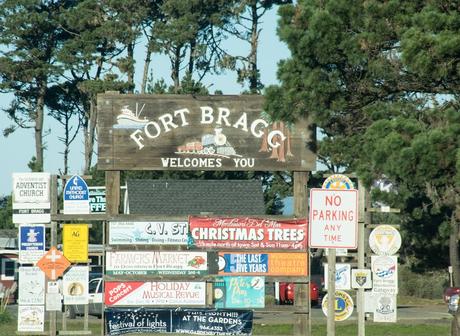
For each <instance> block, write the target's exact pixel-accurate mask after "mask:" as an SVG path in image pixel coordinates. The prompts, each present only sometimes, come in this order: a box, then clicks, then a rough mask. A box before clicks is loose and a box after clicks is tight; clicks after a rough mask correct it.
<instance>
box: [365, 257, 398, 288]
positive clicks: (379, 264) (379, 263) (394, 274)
mask: <svg viewBox="0 0 460 336" xmlns="http://www.w3.org/2000/svg"><path fill="white" fill-rule="evenodd" d="M371 263H372V281H373V287H372V291H373V292H374V293H384V294H397V293H398V258H397V257H390V256H372V257H371Z"/></svg>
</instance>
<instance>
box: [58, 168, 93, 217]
mask: <svg viewBox="0 0 460 336" xmlns="http://www.w3.org/2000/svg"><path fill="white" fill-rule="evenodd" d="M89 213H90V207H89V190H88V185H87V184H86V182H85V180H83V179H82V178H81V177H80V176H78V175H74V176H72V177H71V178H70V179H69V180H68V181H67V183H66V184H65V187H64V214H68V215H70V214H89Z"/></svg>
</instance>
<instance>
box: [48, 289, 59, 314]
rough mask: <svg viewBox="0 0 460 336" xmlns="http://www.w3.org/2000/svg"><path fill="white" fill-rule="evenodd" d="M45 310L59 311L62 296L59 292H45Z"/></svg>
mask: <svg viewBox="0 0 460 336" xmlns="http://www.w3.org/2000/svg"><path fill="white" fill-rule="evenodd" d="M45 301H46V311H61V310H62V298H61V294H59V293H46V300H45Z"/></svg>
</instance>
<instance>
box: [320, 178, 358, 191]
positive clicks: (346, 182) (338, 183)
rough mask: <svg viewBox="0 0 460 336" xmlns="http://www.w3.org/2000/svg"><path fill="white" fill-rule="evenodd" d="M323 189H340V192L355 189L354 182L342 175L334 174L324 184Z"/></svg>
mask: <svg viewBox="0 0 460 336" xmlns="http://www.w3.org/2000/svg"><path fill="white" fill-rule="evenodd" d="M322 189H339V190H347V189H354V185H353V182H351V180H350V179H349V178H348V177H347V176H345V175H342V174H334V175H331V176H329V177H328V178H327V179H326V180H325V181H324V182H323V186H322Z"/></svg>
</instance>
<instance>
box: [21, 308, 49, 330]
mask: <svg viewBox="0 0 460 336" xmlns="http://www.w3.org/2000/svg"><path fill="white" fill-rule="evenodd" d="M44 330H45V307H44V306H21V305H19V306H18V331H19V332H43V331H44Z"/></svg>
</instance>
